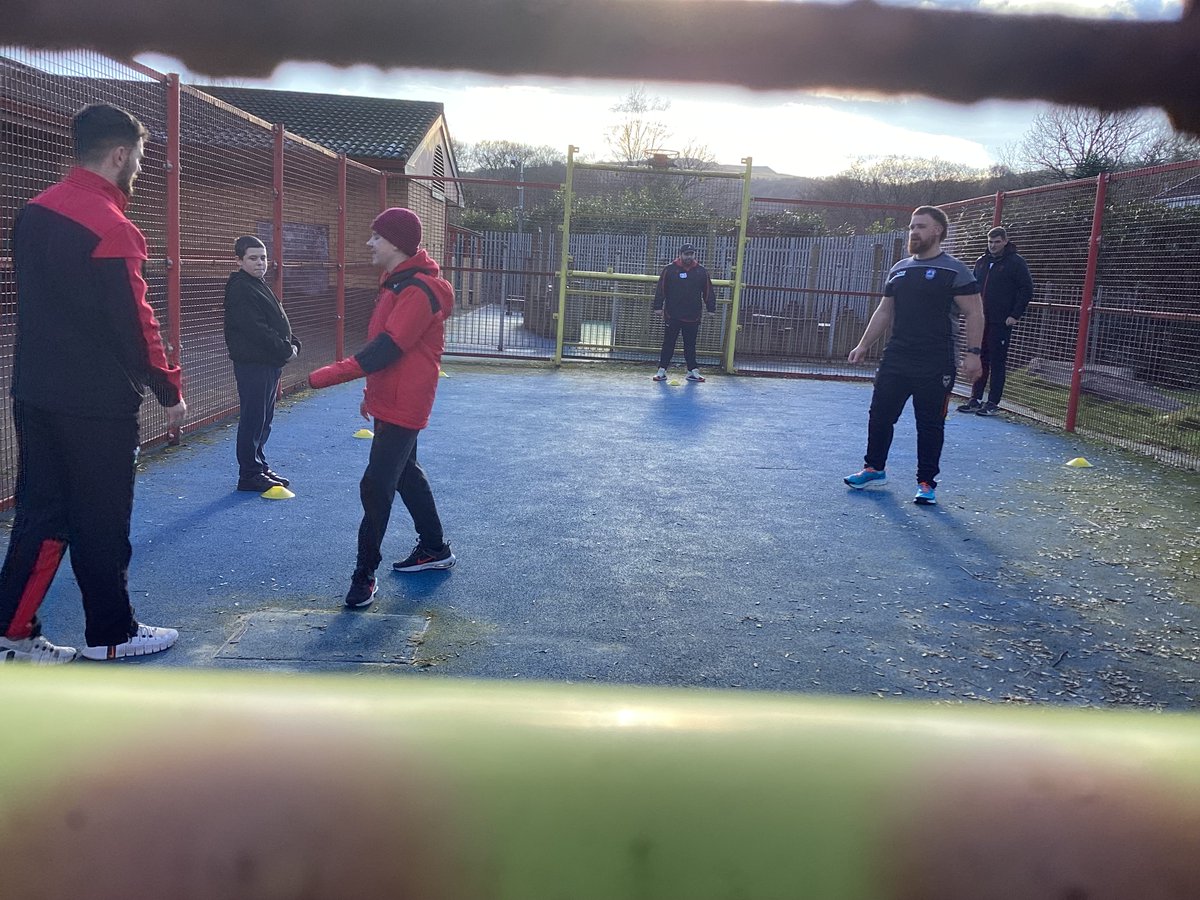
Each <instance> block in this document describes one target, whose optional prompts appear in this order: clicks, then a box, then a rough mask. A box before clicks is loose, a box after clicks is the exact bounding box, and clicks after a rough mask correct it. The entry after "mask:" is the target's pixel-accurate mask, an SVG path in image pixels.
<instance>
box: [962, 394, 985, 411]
mask: <svg viewBox="0 0 1200 900" xmlns="http://www.w3.org/2000/svg"><path fill="white" fill-rule="evenodd" d="M981 409H983V404H982V403H981V402H980V401H978V400H976V399H975V398H974V397H972V398H971V399H970V400H968V401H967V402H966V403H964V404H963V405H962V406H960V407H959V408H958V411H959V412H978V411H979V410H981Z"/></svg>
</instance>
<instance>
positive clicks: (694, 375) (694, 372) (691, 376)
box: [687, 369, 704, 381]
mask: <svg viewBox="0 0 1200 900" xmlns="http://www.w3.org/2000/svg"><path fill="white" fill-rule="evenodd" d="M687 380H688V381H703V380H704V376H703V375H701V374H700V370H699V369H688V373H687Z"/></svg>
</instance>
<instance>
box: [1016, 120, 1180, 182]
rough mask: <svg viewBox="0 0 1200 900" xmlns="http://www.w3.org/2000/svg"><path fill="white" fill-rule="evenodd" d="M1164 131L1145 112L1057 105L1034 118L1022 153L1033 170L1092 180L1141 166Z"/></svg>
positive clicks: (1019, 152) (1021, 144)
mask: <svg viewBox="0 0 1200 900" xmlns="http://www.w3.org/2000/svg"><path fill="white" fill-rule="evenodd" d="M1158 131H1159V123H1158V122H1156V121H1154V119H1153V117H1152V116H1150V115H1148V114H1147V113H1146V112H1144V111H1141V110H1135V111H1132V112H1129V111H1123V110H1117V111H1114V110H1100V109H1088V108H1086V107H1082V106H1055V107H1052V108H1051V109H1049V110H1047V111H1046V112H1044V113H1041V114H1040V115H1038V116H1037V117H1036V118H1035V119H1034V120H1033V124H1032V125H1031V126H1030V128H1029V131H1027V132H1026V133H1025V136H1024V137H1023V138H1022V139H1021V141H1020V142H1019V143H1018V145H1017V151H1016V152H1017V156H1018V157H1019V159H1020V160H1021V162H1022V163H1023V164H1024V165H1025V166H1027V167H1028V168H1036V169H1044V170H1045V171H1047V172H1049V173H1051V174H1052V175H1053V176H1055V177H1056V178H1058V179H1062V180H1070V179H1073V178H1090V177H1092V176H1093V175H1097V174H1099V173H1100V172H1111V171H1116V170H1118V169H1122V168H1127V167H1129V166H1136V165H1140V164H1141V162H1142V160H1143V159H1144V158H1145V155H1146V152H1147V151H1148V150H1149V148H1150V146H1151V145H1152V144H1153V143H1154V141H1155V138H1156V136H1157V134H1158Z"/></svg>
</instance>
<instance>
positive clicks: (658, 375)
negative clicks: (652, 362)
mask: <svg viewBox="0 0 1200 900" xmlns="http://www.w3.org/2000/svg"><path fill="white" fill-rule="evenodd" d="M654 380H655V381H666V380H667V370H666V369H659V370H658V371H657V372H655V373H654Z"/></svg>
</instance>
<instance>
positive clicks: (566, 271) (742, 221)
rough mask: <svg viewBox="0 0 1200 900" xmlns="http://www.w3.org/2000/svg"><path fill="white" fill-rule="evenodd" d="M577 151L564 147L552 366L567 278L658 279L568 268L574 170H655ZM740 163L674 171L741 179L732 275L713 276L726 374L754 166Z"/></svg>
mask: <svg viewBox="0 0 1200 900" xmlns="http://www.w3.org/2000/svg"><path fill="white" fill-rule="evenodd" d="M578 150H579V148H578V147H576V146H573V145H572V146H569V147H568V148H567V175H566V180H565V181H564V182H563V186H562V190H563V221H562V225H561V226H560V231H561V236H562V240H561V247H560V251H559V267H558V271H557V272H555V275H556V277H557V278H558V304H557V308H556V311H555V313H554V318H555V330H554V333H555V337H554V364H555V365H556V366H559V365H562V361H563V334H564V325H565V323H566V310H567V295H568V294H569V293H571V290H570V288H569V281H570V279H571V278H589V279H597V280H602V281H617V282H622V281H623V282H641V283H654V282H656V281H658V276H657V275H650V274H640V275H639V274H636V273H624V272H614V271H613V270H612V269H611V268H610V269H608V270H606V271H603V272H590V271H582V270H575V269H572V268H571V262H572V259H571V252H570V243H571V210H572V207H573V205H574V201H575V172H576V169H587V170H590V171H602V172H616V173H634V172H636V173H645V172H655V171H657V170H656V169H654V168H653V167H651V166H636V167H635V166H622V165H615V164H611V163H581V162H579V161H578V160H576V159H575V154H576V153H577V152H578ZM741 163H742V165H743V167H744V168H743V170H742V171H740V172H718V171H708V170H702V169H688V170H684V171H680V172H678V173H677V174H679V175H681V176H686V177H695V178H725V179H738V180H740V181H741V182H742V198H741V207H740V210H739V214H738V225H737V250H736V255H735V259H734V263H733V267H732V268H733V271H732V273H731V274H732V275H733V277H732V278H714V279H713V285H714V286H716V287H728V288H730V299H729V327H728V328H727V329H726V330H725V343H724V346H723V347H722V348H721V367H722V369H723V370H724V371H725V372H726V373H728V374H733V373H734V372H735V371H736V370H735V367H734V352H735V349H736V347H737V335H738V332H739V331H740V330H741V326H740V325H739V324H738V316H739V314H740V311H741V301H742V286H743V272H744V269H745V262H746V230H747V228H748V225H749V219H750V177H751V173H752V172H753V169H754V160H753V158H752V157H749V156H747V157H745V158H743V159H742V160H741Z"/></svg>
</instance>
